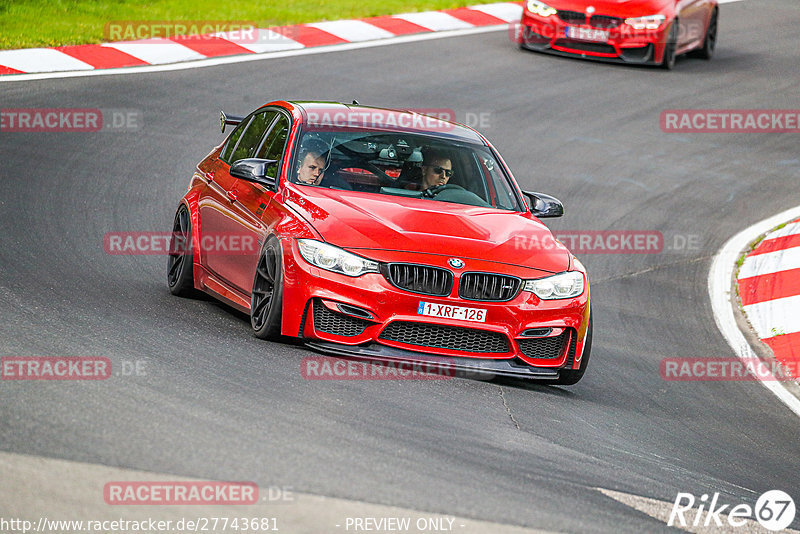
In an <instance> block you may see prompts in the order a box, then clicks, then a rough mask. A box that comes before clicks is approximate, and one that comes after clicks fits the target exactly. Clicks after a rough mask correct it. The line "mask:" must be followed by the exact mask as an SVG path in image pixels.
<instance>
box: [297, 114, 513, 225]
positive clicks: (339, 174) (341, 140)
mask: <svg viewBox="0 0 800 534" xmlns="http://www.w3.org/2000/svg"><path fill="white" fill-rule="evenodd" d="M294 162H295V165H294V167H293V168H292V170H291V172H290V177H289V179H290V180H291V181H292V182H294V183H297V184H301V185H307V186H314V187H326V188H331V189H341V190H351V191H360V192H366V193H375V194H380V195H394V196H402V197H408V198H419V199H427V200H437V201H443V202H453V203H457V204H465V205H469V206H483V207H491V208H498V209H504V210H515V211H521V208H520V204H519V201H518V199H517V195H516V194H515V193H514V188H513V187H512V186H511V183H510V179H509V178H508V177H507V176H506V175H505V174H504V173H503V171H502V168H501V166H500V164H499V163H498V162H497V161H496V160H495V158H494V156H493V155H492V153H491V151H490V150H489V148H488V147H485V146H480V145H476V144H471V143H467V142H460V141H453V140H445V139H440V138H436V137H429V136H424V135H418V134H408V133H399V132H383V131H365V130H356V129H354V128H347V129H339V130H337V131H332V130H323V129H310V130H305V131H304V132H303V134H302V137H301V139H300V143H299V144H298V149H297V150H295V159H294Z"/></svg>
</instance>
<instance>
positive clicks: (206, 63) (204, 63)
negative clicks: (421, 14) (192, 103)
mask: <svg viewBox="0 0 800 534" xmlns="http://www.w3.org/2000/svg"><path fill="white" fill-rule="evenodd" d="M507 30H508V25H507V24H497V25H495V26H479V27H474V28H468V29H463V30H453V31H443V32H432V33H419V34H414V35H403V36H400V37H392V38H390V39H381V40H379V41H364V42H360V43H345V44H337V45H330V46H314V47H310V48H302V49H298V50H285V51H280V52H267V53H263V54H244V55H241V56H226V57H215V58H208V59H201V60H198V61H187V62H185V63H172V64H169V65H147V66H141V67H122V68H119V69H98V70H87V71H80V72H52V73H50V72H37V73H31V74H8V75H4V76H0V83H13V82H22V81H28V80H47V79H53V78H80V77H84V76H114V75H119V74H139V73H141V74H144V73H148V72H168V71H175V70H189V69H197V68H201V67H216V66H217V65H229V64H233V63H247V62H249V61H261V60H263V59H276V58H285V57H294V56H305V55H311V54H326V53H330V52H346V51H348V50H360V49H362V48H372V47H375V46H390V45H396V44H403V43H415V42H418V41H430V40H433V39H446V38H448V37H461V36H464V35H474V34H477V33H489V32H496V31H507Z"/></svg>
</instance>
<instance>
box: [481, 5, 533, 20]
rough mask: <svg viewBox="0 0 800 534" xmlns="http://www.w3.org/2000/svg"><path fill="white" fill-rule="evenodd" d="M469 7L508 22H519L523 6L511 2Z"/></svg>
mask: <svg viewBox="0 0 800 534" xmlns="http://www.w3.org/2000/svg"><path fill="white" fill-rule="evenodd" d="M469 9H471V10H473V11H480V12H482V13H486V14H487V15H491V16H493V17H497V18H498V19H500V20H504V21H506V22H517V21H519V19H520V18H522V6H521V5H519V4H513V3H511V2H499V3H497V4H484V5H481V6H470V7H469Z"/></svg>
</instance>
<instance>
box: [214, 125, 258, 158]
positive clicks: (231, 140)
mask: <svg viewBox="0 0 800 534" xmlns="http://www.w3.org/2000/svg"><path fill="white" fill-rule="evenodd" d="M249 122H250V119H245V120H243V121H242V122H240V123H239V125H238V126H236V129H235V130H233V131H232V132H231V135H230V136H229V137H228V142H227V144H226V145H225V147H224V148H223V149H222V154H220V157H219V158H220V159H221V160H222V161H226V162H230V161H231V159H230V158H231V154H232V153H233V149H234V148H236V143H238V142H239V138H240V137H241V136H242V132H244V131H245V129H247V125H248V124H249Z"/></svg>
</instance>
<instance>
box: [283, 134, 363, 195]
mask: <svg viewBox="0 0 800 534" xmlns="http://www.w3.org/2000/svg"><path fill="white" fill-rule="evenodd" d="M327 151H328V147H327V146H325V145H324V144H321V143H309V144H308V145H304V146H302V147H301V148H300V157H299V158H298V161H299V162H300V163H299V166H298V168H297V181H298V182H299V183H301V184H306V185H319V186H322V187H330V188H333V189H347V190H352V189H353V188H352V186H351V185H350V184H349V183H347V182H346V181H345V180H343V179H342V178H341V177H340V176H338V175H337V174H336V173H335V172H334V173H330V172H329V173H327V174H326V173H325V170H326V166H327V161H326V158H325V156H326V153H327Z"/></svg>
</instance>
